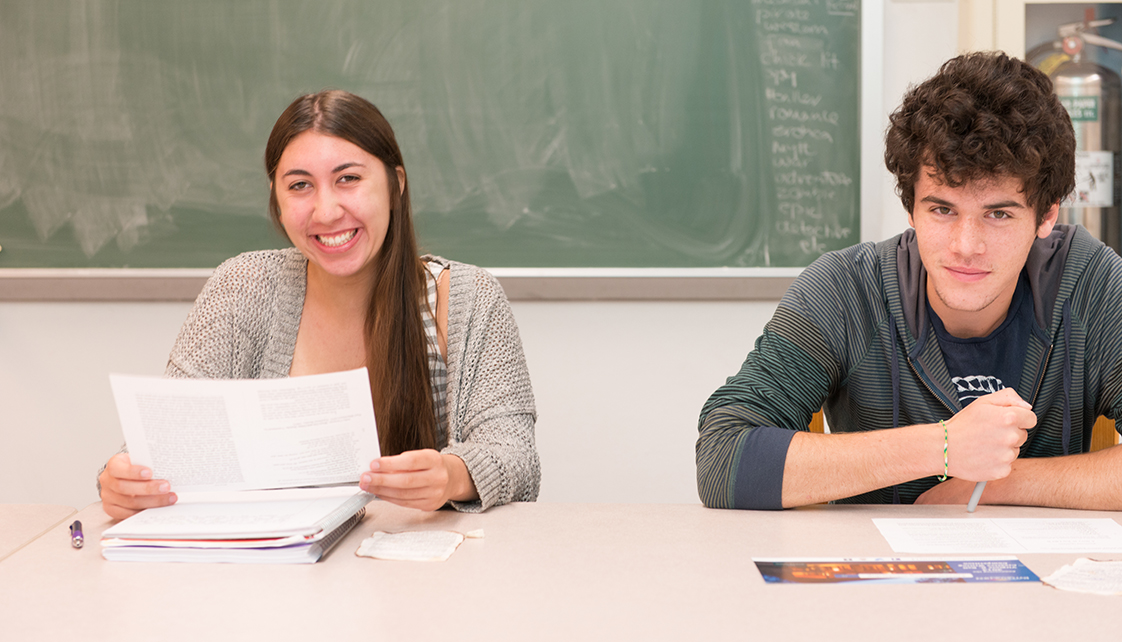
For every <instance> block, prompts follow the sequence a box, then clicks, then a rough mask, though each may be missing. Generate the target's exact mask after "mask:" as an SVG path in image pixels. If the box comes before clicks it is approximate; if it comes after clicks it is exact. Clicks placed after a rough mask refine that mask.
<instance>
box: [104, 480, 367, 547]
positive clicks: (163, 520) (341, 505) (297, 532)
mask: <svg viewBox="0 0 1122 642" xmlns="http://www.w3.org/2000/svg"><path fill="white" fill-rule="evenodd" d="M372 499H374V496H373V495H370V494H368V493H364V492H362V491H360V490H359V489H358V488H357V487H353V486H351V487H338V488H295V489H286V490H263V491H238V492H236V493H214V494H205V493H200V494H197V495H194V496H191V497H189V498H188V499H187V500H185V501H181V502H179V503H176V504H174V505H172V506H164V507H162V508H149V509H148V510H145V511H142V512H140V513H137V514H136V515H133V516H132V517H130V518H128V519H126V520H124V521H122V522H120V523H119V524H116V525H114V526H112V527H110V528H109V529H107V530H106V531H105V532H104V533H102V538H101V547H102V548H101V554H102V556H103V557H105V559H107V560H115V561H128V562H246V563H259V564H311V563H314V562H316V561H318V560H319V559H320V558H321V557H323V556H324V555H325V554H326V553H327V551H328V550H330V549H331V547H332V546H334V545H335V544H336V543H337V542H338V541H339V540H340V539H342V538H343V536H344V535H346V534H347V532H348V531H349V530H350V529H351V528H352V527H354V526H355V524H358V523H359V522H360V521H362V517H363V515H364V514H365V513H366V504H367V503H368V502H369V501H370V500H372Z"/></svg>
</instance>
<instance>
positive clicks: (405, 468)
mask: <svg viewBox="0 0 1122 642" xmlns="http://www.w3.org/2000/svg"><path fill="white" fill-rule="evenodd" d="M358 485H359V487H360V488H362V489H363V490H364V491H366V492H368V493H373V494H374V495H376V496H377V497H378V498H379V499H384V500H386V501H388V502H392V503H394V504H397V505H399V506H405V507H407V508H418V509H420V510H436V509H438V508H440V507H441V506H444V505H445V504H447V503H448V502H449V501H451V500H455V501H471V500H474V499H478V498H479V495H478V494H477V493H476V491H475V484H474V483H473V482H472V480H471V475H469V474H468V470H467V465H465V464H464V460H462V459H460V458H459V457H457V456H455V455H444V454H441V453H439V452H437V451H435V450H410V451H407V452H404V453H401V454H400V455H393V456H391V457H379V458H378V459H375V460H374V461H372V462H370V471H369V472H365V473H362V476H361V477H360V478H359V484H358Z"/></svg>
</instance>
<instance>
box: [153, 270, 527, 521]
mask: <svg viewBox="0 0 1122 642" xmlns="http://www.w3.org/2000/svg"><path fill="white" fill-rule="evenodd" d="M437 260H440V261H441V262H442V263H445V261H443V260H442V259H437ZM446 263H447V265H448V266H449V269H450V270H451V282H450V284H449V296H448V356H447V365H448V386H447V390H446V399H447V404H448V406H447V410H448V430H447V437H448V443H447V445H446V446H445V447H444V448H443V449H442V452H444V453H450V454H454V455H456V456H458V457H460V458H461V459H463V461H464V463H465V464H466V465H467V469H468V472H469V474H470V475H471V478H472V481H474V482H475V487H476V489H477V490H478V492H479V498H480V499H479V500H478V501H474V502H453V506H454V507H455V508H456V509H457V510H462V511H469V512H476V511H481V510H484V509H486V508H488V507H490V506H494V505H497V504H505V503H508V502H513V501H534V500H536V499H537V496H538V485H539V482H540V479H541V468H540V464H539V461H538V453H537V449H536V447H535V445H534V421H535V419H536V415H537V413H536V411H535V408H534V393H533V390H532V389H531V387H530V374H529V371H528V370H527V368H526V358H525V356H524V354H523V352H522V342H521V340H520V339H519V336H518V326H517V325H516V324H515V322H514V316H513V314H512V313H511V310H510V304H509V303H508V302H507V299H506V295H505V294H504V293H503V290H502V287H501V286H500V285H499V283H498V281H496V280H495V278H494V277H493V276H491V274H489V273H488V272H486V271H485V270H482V269H480V268H477V267H475V266H473V265H466V264H464V263H456V262H454V261H447V262H446ZM307 264H308V262H307V259H305V258H304V256H303V255H301V254H300V252H299V251H297V250H295V249H286V250H265V251H260V252H248V253H245V254H241V255H239V256H236V257H234V258H232V259H230V260H228V261H226V262H225V263H223V264H222V265H220V266H219V267H218V269H216V270H215V271H214V275H213V276H212V277H211V278H210V280H209V281H207V284H206V286H205V287H204V288H203V291H202V293H201V294H200V295H199V298H198V299H197V300H196V301H195V307H194V308H193V309H192V310H191V313H190V314H189V315H188V317H187V321H186V322H185V323H184V325H183V328H182V330H180V332H179V338H178V339H177V340H176V342H175V347H174V348H173V349H172V351H171V356H170V357H169V358H168V365H167V371H166V373H165V374H166V376H168V377H191V378H210V379H268V378H278V377H287V376H288V371H289V368H290V367H291V365H292V354H293V351H294V350H295V347H296V334H297V331H298V330H299V328H300V316H301V313H302V312H303V308H304V293H305V287H306V284H307Z"/></svg>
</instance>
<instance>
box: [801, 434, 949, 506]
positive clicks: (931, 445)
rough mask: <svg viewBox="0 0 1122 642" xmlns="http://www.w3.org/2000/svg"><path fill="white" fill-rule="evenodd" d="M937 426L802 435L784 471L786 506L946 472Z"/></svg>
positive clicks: (820, 500) (817, 501)
mask: <svg viewBox="0 0 1122 642" xmlns="http://www.w3.org/2000/svg"><path fill="white" fill-rule="evenodd" d="M942 449H943V429H942V428H940V427H939V425H938V424H920V425H916V426H908V427H906V428H893V429H891V430H876V431H871V432H864V433H845V434H832V435H820V434H813V433H798V434H796V435H795V436H794V438H793V439H792V440H791V445H790V447H789V448H788V450H787V460H786V462H785V465H784V469H783V507H784V508H792V507H795V506H805V505H807V504H817V503H819V502H826V501H831V500H835V499H842V498H844V497H852V496H854V495H859V494H861V493H866V492H869V491H872V490H876V489H878V488H885V487H887V486H892V485H895V484H901V483H904V482H907V481H911V480H913V479H919V478H920V477H927V476H930V475H940V474H942V473H943V456H942Z"/></svg>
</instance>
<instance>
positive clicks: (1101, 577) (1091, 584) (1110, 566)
mask: <svg viewBox="0 0 1122 642" xmlns="http://www.w3.org/2000/svg"><path fill="white" fill-rule="evenodd" d="M1043 581H1044V583H1045V584H1048V585H1050V586H1054V587H1056V588H1058V589H1060V590H1062V591H1074V592H1076V593H1092V594H1094V595H1122V562H1119V561H1111V560H1106V561H1100V560H1089V559H1087V558H1085V557H1084V558H1080V559H1077V560H1075V563H1074V564H1068V565H1065V566H1064V567H1063V568H1061V569H1059V570H1058V571H1056V572H1055V573H1052V574H1051V575H1049V576H1048V577H1046V578H1044V580H1043Z"/></svg>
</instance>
